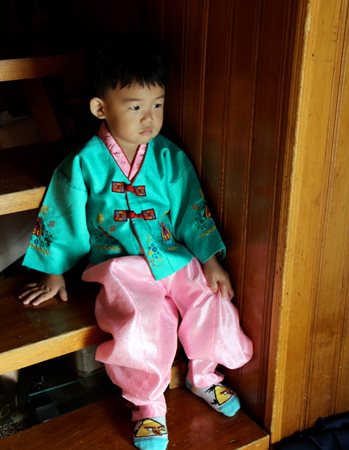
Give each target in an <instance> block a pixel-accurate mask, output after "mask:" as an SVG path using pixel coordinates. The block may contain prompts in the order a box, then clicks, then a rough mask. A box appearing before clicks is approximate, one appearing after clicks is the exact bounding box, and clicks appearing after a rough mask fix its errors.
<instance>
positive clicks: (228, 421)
mask: <svg viewBox="0 0 349 450" xmlns="http://www.w3.org/2000/svg"><path fill="white" fill-rule="evenodd" d="M166 397H167V404H168V408H169V411H168V415H167V425H168V430H169V439H170V443H169V445H168V450H170V449H176V450H204V449H205V450H224V449H227V450H228V449H229V450H234V449H244V450H248V449H259V450H266V449H268V448H269V437H268V436H267V435H266V434H265V433H264V432H263V431H262V430H261V429H260V428H259V427H258V426H257V425H256V424H255V423H254V422H253V421H252V420H251V419H250V418H249V417H248V416H247V415H246V414H244V413H243V412H239V413H238V414H237V415H236V416H235V417H233V418H228V417H224V416H222V415H221V414H219V413H217V412H216V411H214V410H213V409H211V408H210V407H209V406H208V405H207V404H206V403H205V402H204V401H202V400H201V399H199V398H197V397H196V396H195V395H193V394H192V393H190V392H189V391H188V390H187V389H186V388H184V387H179V388H176V389H172V390H169V391H167V393H166ZM62 430H64V432H62ZM132 431H133V425H132V423H131V421H130V410H128V409H127V407H126V405H125V404H124V401H123V400H122V399H121V398H120V397H119V396H116V397H112V398H109V399H107V400H102V401H100V402H97V403H93V404H91V405H88V406H86V407H84V408H81V409H79V410H76V411H73V412H71V413H68V414H66V415H63V416H60V417H58V418H56V419H54V420H51V421H49V422H45V423H43V424H41V425H37V426H35V427H33V428H30V429H27V430H25V431H23V432H20V433H17V434H16V435H14V436H11V437H9V438H7V439H4V440H0V449H1V450H19V449H26V450H47V449H50V450H76V449H84V450H87V449H97V450H99V449H100V450H109V449H110V450H111V449H114V450H128V449H129V450H130V449H132V448H134V447H133V444H132Z"/></svg>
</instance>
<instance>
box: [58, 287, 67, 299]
mask: <svg viewBox="0 0 349 450" xmlns="http://www.w3.org/2000/svg"><path fill="white" fill-rule="evenodd" d="M58 294H59V297H60V299H61V300H62V301H63V302H67V301H68V294H67V290H66V288H65V287H64V286H63V287H61V288H60V290H59V291H58Z"/></svg>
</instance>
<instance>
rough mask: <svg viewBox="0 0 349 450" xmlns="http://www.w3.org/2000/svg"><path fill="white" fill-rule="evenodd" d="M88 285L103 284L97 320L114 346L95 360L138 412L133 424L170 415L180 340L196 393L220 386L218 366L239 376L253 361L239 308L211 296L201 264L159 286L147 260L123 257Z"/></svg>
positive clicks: (101, 267)
mask: <svg viewBox="0 0 349 450" xmlns="http://www.w3.org/2000/svg"><path fill="white" fill-rule="evenodd" d="M83 279H84V280H85V281H94V282H99V283H100V284H102V288H101V290H100V292H99V294H98V296H97V299H96V318H97V322H98V324H99V326H100V328H101V329H102V330H104V331H106V332H107V333H110V334H111V336H112V339H111V340H108V341H107V342H104V343H103V344H101V345H100V346H99V347H98V349H97V353H96V359H97V360H98V361H101V362H103V363H104V364H105V368H106V371H107V373H108V375H109V377H110V378H111V380H112V381H113V382H114V383H115V384H116V385H118V386H119V387H120V388H121V389H122V395H123V397H124V398H126V399H127V400H129V401H130V402H131V403H133V404H134V405H135V406H136V409H135V410H134V412H133V420H140V419H143V418H146V417H157V416H164V415H165V414H166V403H165V398H164V391H165V389H166V387H167V386H168V384H169V381H170V376H171V366H172V363H173V360H174V357H175V354H176V350H177V342H178V341H177V338H179V340H180V342H181V344H182V346H183V348H184V350H185V352H186V355H187V357H188V359H189V370H188V375H187V378H188V380H189V382H190V383H192V384H193V385H195V386H197V387H207V386H211V385H212V384H216V383H219V382H220V381H222V379H223V376H222V375H221V374H220V373H218V372H217V371H216V367H217V365H218V364H222V365H223V366H225V367H227V368H230V369H235V368H238V367H241V366H242V365H244V364H245V363H246V362H247V361H248V360H249V359H250V358H251V356H252V343H251V341H250V339H249V338H248V337H246V336H245V334H244V333H243V332H242V330H241V328H240V324H239V317H238V313H237V310H236V308H235V306H234V305H233V304H232V303H231V301H230V299H228V298H222V297H221V295H220V293H218V294H215V293H213V292H212V291H211V289H210V288H209V287H208V285H207V282H206V279H205V276H204V273H203V271H202V267H201V265H200V263H199V262H198V261H197V260H196V259H193V260H192V261H191V262H190V263H189V264H188V265H187V266H185V267H184V268H183V269H181V270H180V271H178V272H176V273H174V274H172V275H170V276H169V277H167V278H164V279H162V280H158V281H157V280H155V279H154V277H153V275H152V274H151V271H150V269H149V267H148V264H147V262H146V261H145V259H144V258H143V257H142V256H125V257H121V258H116V259H110V260H108V261H105V262H103V263H101V264H98V265H96V266H92V267H90V268H88V269H87V270H86V271H85V272H84V275H83ZM179 318H180V320H179ZM178 324H179V326H178Z"/></svg>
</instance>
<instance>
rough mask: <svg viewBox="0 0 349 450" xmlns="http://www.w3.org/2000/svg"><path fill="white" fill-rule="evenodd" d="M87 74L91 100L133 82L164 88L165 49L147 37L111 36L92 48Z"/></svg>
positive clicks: (135, 35)
mask: <svg viewBox="0 0 349 450" xmlns="http://www.w3.org/2000/svg"><path fill="white" fill-rule="evenodd" d="M86 71H87V79H88V88H89V97H90V98H91V97H94V96H96V97H99V98H102V97H103V96H104V95H105V94H106V92H107V91H108V90H109V89H115V88H116V87H117V86H118V87H120V88H124V87H126V86H130V85H131V84H132V83H137V84H139V85H141V86H145V85H148V86H155V85H160V86H165V85H166V81H167V63H166V58H165V51H164V46H163V44H162V43H161V42H160V41H159V40H157V39H155V38H154V37H151V36H148V35H145V34H132V35H113V36H109V37H107V38H103V40H102V41H100V42H99V43H98V44H97V45H96V44H95V45H93V47H92V48H91V47H90V48H89V51H88V59H87V67H86Z"/></svg>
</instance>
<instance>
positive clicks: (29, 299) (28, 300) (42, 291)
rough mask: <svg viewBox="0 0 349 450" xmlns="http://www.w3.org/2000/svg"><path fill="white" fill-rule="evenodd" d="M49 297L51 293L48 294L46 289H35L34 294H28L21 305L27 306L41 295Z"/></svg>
mask: <svg viewBox="0 0 349 450" xmlns="http://www.w3.org/2000/svg"><path fill="white" fill-rule="evenodd" d="M47 294H49V295H51V297H53V295H52V293H49V292H48V290H47V289H37V290H36V291H35V292H33V293H32V294H30V295H29V296H28V297H27V298H26V299H25V300H23V302H22V303H23V305H29V304H30V303H32V302H33V301H34V300H35V299H37V298H38V297H40V296H41V295H47Z"/></svg>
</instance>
